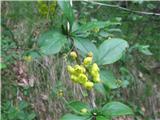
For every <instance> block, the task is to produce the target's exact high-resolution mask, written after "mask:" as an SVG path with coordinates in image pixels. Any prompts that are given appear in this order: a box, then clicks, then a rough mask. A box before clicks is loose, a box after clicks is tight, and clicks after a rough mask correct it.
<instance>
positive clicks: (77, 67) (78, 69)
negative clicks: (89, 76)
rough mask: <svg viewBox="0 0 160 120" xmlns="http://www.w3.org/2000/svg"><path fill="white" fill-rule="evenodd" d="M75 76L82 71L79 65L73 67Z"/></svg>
mask: <svg viewBox="0 0 160 120" xmlns="http://www.w3.org/2000/svg"><path fill="white" fill-rule="evenodd" d="M74 70H75V74H80V73H83V71H84V69H83V68H82V67H81V66H80V65H75V66H74Z"/></svg>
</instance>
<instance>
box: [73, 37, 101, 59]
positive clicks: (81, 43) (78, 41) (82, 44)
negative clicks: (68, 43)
mask: <svg viewBox="0 0 160 120" xmlns="http://www.w3.org/2000/svg"><path fill="white" fill-rule="evenodd" d="M74 40H75V46H76V47H77V48H78V49H79V50H80V52H81V53H82V55H83V56H85V55H87V53H89V52H92V53H93V58H94V60H95V61H96V59H97V56H98V54H97V48H96V46H95V45H94V44H93V43H92V42H91V41H89V40H87V39H82V38H75V39H74Z"/></svg>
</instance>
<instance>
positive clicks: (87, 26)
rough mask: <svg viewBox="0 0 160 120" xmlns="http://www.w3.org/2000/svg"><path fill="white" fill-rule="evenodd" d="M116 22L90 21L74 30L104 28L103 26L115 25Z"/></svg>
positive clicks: (83, 30) (84, 30)
mask: <svg viewBox="0 0 160 120" xmlns="http://www.w3.org/2000/svg"><path fill="white" fill-rule="evenodd" d="M115 24H118V23H117V22H116V23H115V22H110V21H91V22H88V23H86V24H84V25H81V26H80V27H79V28H78V29H77V30H76V32H78V33H79V32H87V31H91V30H93V29H95V28H98V29H101V28H105V27H109V26H111V25H115Z"/></svg>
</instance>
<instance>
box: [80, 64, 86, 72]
mask: <svg viewBox="0 0 160 120" xmlns="http://www.w3.org/2000/svg"><path fill="white" fill-rule="evenodd" d="M81 69H82V71H83V73H85V72H86V68H85V67H84V66H83V65H81Z"/></svg>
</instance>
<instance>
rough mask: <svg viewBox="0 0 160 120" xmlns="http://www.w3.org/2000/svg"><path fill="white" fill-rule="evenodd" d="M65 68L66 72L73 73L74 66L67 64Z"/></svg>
mask: <svg viewBox="0 0 160 120" xmlns="http://www.w3.org/2000/svg"><path fill="white" fill-rule="evenodd" d="M67 70H68V72H69V73H70V74H74V71H75V70H74V68H73V67H72V66H70V65H68V66H67Z"/></svg>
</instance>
